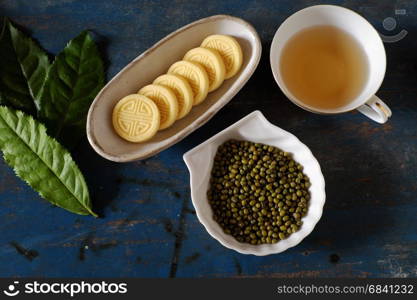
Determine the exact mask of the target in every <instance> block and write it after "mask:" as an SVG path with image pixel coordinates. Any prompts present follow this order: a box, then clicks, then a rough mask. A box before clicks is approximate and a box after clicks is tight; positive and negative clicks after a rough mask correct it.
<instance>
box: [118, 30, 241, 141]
mask: <svg viewBox="0 0 417 300" xmlns="http://www.w3.org/2000/svg"><path fill="white" fill-rule="evenodd" d="M241 66H242V50H241V48H240V45H239V43H238V42H237V41H236V39H234V38H233V37H231V36H227V35H211V36H208V37H207V38H206V39H205V40H204V41H203V42H202V43H201V46H200V47H197V48H194V49H191V50H190V51H188V52H187V53H186V54H185V56H184V58H183V60H180V61H178V62H176V63H174V64H173V65H172V66H171V67H170V68H169V69H168V72H167V74H164V75H161V76H159V77H158V78H156V79H155V80H154V81H153V83H152V84H149V85H146V86H144V87H142V88H141V89H140V90H139V91H138V93H137V94H132V95H128V96H126V97H124V98H123V99H121V100H120V101H119V102H118V103H117V104H116V106H115V107H114V109H113V118H112V120H113V127H114V129H115V131H116V132H117V134H118V135H119V136H120V137H122V138H124V139H125V140H127V141H130V142H136V143H138V142H144V141H147V140H149V139H151V138H152V137H153V136H154V135H155V134H156V133H157V132H158V130H163V129H166V128H168V127H170V126H171V125H172V124H174V122H175V121H176V120H179V119H182V118H184V117H185V116H186V115H187V114H188V113H189V112H190V111H191V108H192V107H193V106H195V105H198V104H200V103H202V102H203V101H204V100H205V99H206V97H207V94H208V93H209V92H212V91H214V90H216V89H217V88H218V87H219V86H220V85H221V84H222V83H223V81H224V80H225V79H228V78H231V77H233V76H234V75H235V74H236V73H237V72H238V71H239V69H240V68H241Z"/></svg>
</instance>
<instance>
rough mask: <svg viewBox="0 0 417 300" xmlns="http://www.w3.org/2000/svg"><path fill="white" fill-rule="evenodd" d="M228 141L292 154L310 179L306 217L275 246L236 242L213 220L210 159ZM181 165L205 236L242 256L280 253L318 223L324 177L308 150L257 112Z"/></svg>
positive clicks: (190, 153) (187, 156)
mask: <svg viewBox="0 0 417 300" xmlns="http://www.w3.org/2000/svg"><path fill="white" fill-rule="evenodd" d="M230 139H237V140H248V141H251V142H255V143H263V144H267V145H272V146H276V147H278V148H280V149H282V150H284V151H286V152H290V153H292V154H293V158H294V159H295V160H296V161H297V162H298V163H300V164H301V165H303V167H304V170H303V172H304V173H305V174H306V175H307V176H308V177H309V178H310V182H311V186H310V194H311V199H310V204H309V207H308V212H307V215H306V216H305V217H304V218H303V219H302V221H303V225H302V226H301V228H300V230H299V231H297V232H295V233H293V234H291V235H290V236H289V237H288V238H287V239H285V240H281V241H279V242H278V243H276V244H264V245H257V246H254V245H250V244H245V243H240V242H238V241H237V240H236V239H235V238H234V237H232V236H231V235H228V234H225V233H224V232H223V230H222V229H221V227H220V226H219V225H218V224H217V222H216V221H214V220H213V217H212V216H213V212H212V210H211V207H210V204H209V203H208V200H207V190H208V187H209V180H210V175H211V169H212V167H213V159H214V156H215V154H216V152H217V148H218V147H219V146H220V145H221V144H223V143H224V142H226V141H227V140H230ZM184 161H185V163H186V165H187V167H188V170H189V171H190V187H191V199H192V202H193V205H194V207H195V210H196V213H197V217H198V219H199V221H200V222H201V223H202V224H203V225H204V227H205V228H206V230H207V231H208V233H209V234H210V235H211V236H212V237H214V238H215V239H216V240H218V241H219V242H220V243H221V244H222V245H223V246H225V247H227V248H230V249H233V250H236V251H237V252H240V253H243V254H254V255H259V256H261V255H268V254H274V253H280V252H283V251H285V250H287V249H288V248H290V247H294V246H295V245H297V244H299V243H300V242H301V241H302V240H303V239H304V238H305V237H306V236H307V235H309V234H310V232H311V231H312V230H313V229H314V226H315V225H316V224H317V222H318V221H319V220H320V217H321V215H322V212H323V205H324V202H325V199H326V193H325V189H324V177H323V174H322V172H321V169H320V165H319V163H318V162H317V160H316V158H315V157H314V156H313V154H312V153H311V151H310V149H308V147H307V146H306V145H304V144H303V143H302V142H300V140H299V139H298V138H296V137H295V136H294V135H292V134H291V133H289V132H287V131H285V130H283V129H281V128H279V127H277V126H275V125H273V124H271V123H270V122H269V121H268V120H267V119H266V118H265V117H264V115H263V114H262V113H261V112H260V111H258V110H257V111H254V112H252V113H250V114H249V115H247V116H246V117H244V118H243V119H241V120H239V121H238V122H236V123H234V124H233V125H231V126H230V127H228V128H226V129H224V130H223V131H221V132H219V133H218V134H216V135H215V136H213V137H211V138H210V139H208V140H207V141H205V142H203V143H202V144H200V145H198V146H197V147H195V148H193V149H192V150H190V151H188V152H187V153H185V154H184Z"/></svg>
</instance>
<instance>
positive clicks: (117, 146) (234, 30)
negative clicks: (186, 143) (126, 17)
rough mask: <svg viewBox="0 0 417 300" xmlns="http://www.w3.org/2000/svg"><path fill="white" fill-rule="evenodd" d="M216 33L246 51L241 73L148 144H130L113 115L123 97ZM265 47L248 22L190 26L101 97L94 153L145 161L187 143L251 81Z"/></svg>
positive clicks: (207, 21)
mask: <svg viewBox="0 0 417 300" xmlns="http://www.w3.org/2000/svg"><path fill="white" fill-rule="evenodd" d="M211 34H228V35H232V36H233V37H235V38H236V39H237V40H238V42H239V44H240V45H241V47H242V51H243V65H242V68H241V69H240V71H239V72H238V74H236V75H235V76H234V77H232V78H230V79H228V80H225V81H224V83H223V84H222V86H221V87H220V88H218V89H217V90H216V91H214V92H212V93H209V95H208V97H207V99H206V100H205V101H204V102H203V103H201V104H200V105H197V106H195V107H193V108H192V110H191V112H190V113H189V114H188V115H187V116H186V117H185V118H183V119H181V120H179V121H177V122H175V124H174V125H173V126H171V127H170V128H168V129H166V130H162V131H159V132H158V133H157V134H156V135H155V136H154V137H153V138H152V139H151V140H149V141H148V142H145V143H138V144H135V143H130V142H127V141H125V140H123V139H122V138H120V137H119V136H118V135H117V134H116V133H115V131H114V130H113V126H112V122H111V114H112V110H113V107H114V105H115V104H116V103H117V101H118V100H120V99H121V98H122V97H124V96H126V95H129V94H132V93H136V92H137V91H138V90H139V88H141V87H142V86H145V85H147V84H149V83H152V81H153V80H154V79H155V78H156V77H158V76H159V75H162V74H164V73H165V72H166V71H167V70H168V68H169V66H170V65H171V64H173V63H174V62H176V61H178V60H181V59H182V57H183V56H184V54H185V53H186V52H187V51H188V50H190V49H192V48H194V47H197V46H199V45H200V44H201V42H202V41H203V39H204V38H205V37H207V36H209V35H211ZM261 50H262V45H261V42H260V39H259V36H258V34H257V32H256V30H255V29H254V28H253V27H252V26H251V25H250V24H249V23H247V22H245V21H244V20H242V19H239V18H236V17H232V16H226V15H217V16H212V17H208V18H204V19H201V20H198V21H196V22H193V23H191V24H188V25H186V26H184V27H182V28H180V29H178V30H176V31H174V32H173V33H171V34H170V35H168V36H166V37H165V38H163V39H162V40H160V41H159V42H158V43H156V44H155V45H154V46H152V47H151V48H149V49H148V50H147V51H145V52H144V53H142V54H141V55H139V56H138V57H137V58H135V59H134V60H133V61H132V62H131V63H129V64H128V65H127V66H126V67H125V68H124V69H122V70H121V71H120V72H119V73H118V74H117V75H116V76H115V77H114V78H113V79H112V80H111V81H110V82H109V83H108V84H107V85H106V86H105V87H104V88H103V89H102V90H101V91H100V93H99V94H98V95H97V97H96V98H95V100H94V102H93V104H92V105H91V107H90V110H89V112H88V117H87V137H88V140H89V142H90V144H91V146H92V147H93V148H94V150H95V151H96V152H97V153H98V154H100V155H101V156H103V157H104V158H107V159H109V160H112V161H117V162H127V161H133V160H138V159H145V158H147V157H150V156H152V155H155V154H157V153H158V152H160V151H162V150H164V149H166V148H168V147H170V146H172V145H173V144H175V143H177V142H179V141H181V140H182V139H183V138H185V137H186V136H187V135H189V134H190V133H191V132H193V131H194V130H196V129H197V128H199V127H200V126H202V125H203V124H204V123H206V122H207V121H208V120H210V118H212V117H213V116H214V115H215V114H216V113H217V112H218V111H219V110H220V109H221V108H222V107H223V106H224V105H226V104H227V103H228V102H229V101H230V100H231V99H232V97H233V96H234V95H236V93H237V92H238V91H239V90H240V89H241V88H242V87H243V85H244V84H245V83H246V82H247V81H248V79H249V78H250V77H251V75H252V74H253V72H254V71H255V69H256V67H257V66H258V63H259V59H260V57H261Z"/></svg>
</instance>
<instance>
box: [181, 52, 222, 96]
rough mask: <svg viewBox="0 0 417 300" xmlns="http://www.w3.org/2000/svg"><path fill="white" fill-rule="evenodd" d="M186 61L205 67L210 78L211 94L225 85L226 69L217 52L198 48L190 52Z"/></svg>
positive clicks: (185, 57)
mask: <svg viewBox="0 0 417 300" xmlns="http://www.w3.org/2000/svg"><path fill="white" fill-rule="evenodd" d="M184 60H186V61H191V62H197V63H200V64H201V65H202V66H203V67H204V69H205V70H206V72H207V74H208V77H209V92H211V91H214V90H215V89H217V88H218V87H219V86H220V85H221V84H222V83H223V81H224V78H225V75H226V68H225V65H224V62H223V59H222V57H221V55H220V54H219V52H218V51H217V50H214V49H209V48H203V47H197V48H194V49H191V50H189V51H188V52H187V53H186V54H185V56H184Z"/></svg>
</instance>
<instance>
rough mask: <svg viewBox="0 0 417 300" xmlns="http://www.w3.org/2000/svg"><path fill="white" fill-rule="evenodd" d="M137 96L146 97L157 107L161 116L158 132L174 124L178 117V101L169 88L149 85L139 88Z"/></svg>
mask: <svg viewBox="0 0 417 300" xmlns="http://www.w3.org/2000/svg"><path fill="white" fill-rule="evenodd" d="M138 94H140V95H144V96H146V97H148V98H149V99H151V100H152V101H153V102H155V104H156V106H157V107H158V109H159V114H160V115H161V124H160V126H159V130H162V129H165V128H168V127H169V126H171V125H172V124H173V123H174V122H175V120H176V119H177V116H178V101H177V97H176V96H175V94H174V92H173V91H172V90H171V89H170V88H167V87H165V86H162V85H159V84H149V85H146V86H144V87H143V88H141V89H140V90H139V91H138Z"/></svg>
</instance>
